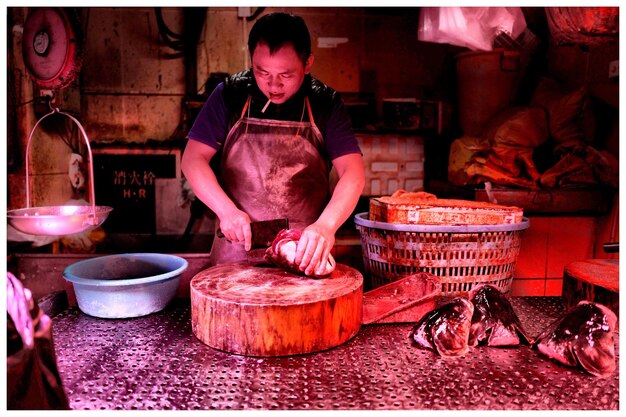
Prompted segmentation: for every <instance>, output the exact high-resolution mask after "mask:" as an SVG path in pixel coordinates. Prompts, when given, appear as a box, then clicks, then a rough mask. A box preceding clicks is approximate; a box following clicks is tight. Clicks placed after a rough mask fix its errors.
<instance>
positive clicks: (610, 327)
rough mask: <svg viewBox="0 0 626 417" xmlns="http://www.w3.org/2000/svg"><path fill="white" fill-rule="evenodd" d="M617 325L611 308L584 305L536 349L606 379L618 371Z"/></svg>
mask: <svg viewBox="0 0 626 417" xmlns="http://www.w3.org/2000/svg"><path fill="white" fill-rule="evenodd" d="M616 323H617V317H616V316H615V313H613V311H611V310H610V309H609V308H607V307H605V306H603V305H601V304H597V303H593V302H590V301H581V302H579V303H578V305H577V306H576V307H574V308H572V309H571V310H570V311H569V312H568V313H567V314H566V315H565V316H564V317H562V318H560V319H558V320H556V321H555V322H553V323H552V324H551V325H550V326H549V327H548V328H547V329H546V331H544V332H543V333H542V334H540V335H539V336H538V337H537V339H536V340H535V342H534V346H536V347H537V349H539V352H541V353H543V354H544V355H546V356H548V357H550V358H552V359H554V360H556V361H558V362H560V363H562V364H564V365H568V366H577V365H578V364H580V365H581V366H582V367H583V369H584V370H585V371H587V372H589V373H590V374H592V375H595V376H598V377H602V378H605V377H608V376H609V375H611V374H612V373H613V372H614V371H615V344H614V340H613V334H614V332H615V325H616Z"/></svg>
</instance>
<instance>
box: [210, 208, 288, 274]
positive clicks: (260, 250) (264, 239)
mask: <svg viewBox="0 0 626 417" xmlns="http://www.w3.org/2000/svg"><path fill="white" fill-rule="evenodd" d="M283 229H289V219H287V218H284V219H272V220H260V221H256V222H250V230H251V232H252V245H251V246H250V250H249V251H248V252H247V257H248V262H249V263H252V264H255V263H261V262H264V256H265V250H266V249H267V248H269V247H270V245H271V244H272V242H273V241H274V239H275V238H276V235H277V234H278V232H280V231H281V230H283ZM217 237H219V238H223V237H224V234H223V233H222V231H221V230H220V229H217Z"/></svg>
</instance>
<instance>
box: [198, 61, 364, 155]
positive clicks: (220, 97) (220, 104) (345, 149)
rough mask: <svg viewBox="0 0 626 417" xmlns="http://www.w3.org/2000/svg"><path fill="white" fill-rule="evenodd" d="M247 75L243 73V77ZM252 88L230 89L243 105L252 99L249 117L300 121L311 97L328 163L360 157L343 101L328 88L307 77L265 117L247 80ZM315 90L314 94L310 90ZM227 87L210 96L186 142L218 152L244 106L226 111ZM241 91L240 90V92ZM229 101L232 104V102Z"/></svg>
mask: <svg viewBox="0 0 626 417" xmlns="http://www.w3.org/2000/svg"><path fill="white" fill-rule="evenodd" d="M244 74H246V73H244ZM250 80H251V84H252V85H249V86H248V87H247V89H246V91H237V89H234V90H233V89H231V91H233V93H232V94H239V95H241V96H242V100H240V101H243V102H245V99H247V96H248V95H249V96H251V97H252V101H251V104H250V112H251V116H252V117H256V118H261V119H277V120H300V119H301V118H302V105H303V103H304V101H303V97H304V96H305V95H308V96H310V102H311V109H312V112H313V118H314V121H315V123H316V125H317V126H318V128H319V129H320V132H321V133H322V136H323V138H324V147H325V149H326V154H327V155H328V159H329V160H330V161H332V160H333V159H335V158H338V157H340V156H343V155H347V154H351V153H361V149H360V148H359V144H358V142H357V140H356V137H355V136H354V132H353V130H352V124H351V121H350V117H349V116H348V112H347V110H346V107H345V104H344V102H343V100H342V99H341V98H340V97H339V95H338V94H337V93H336V92H335V91H334V90H332V89H330V88H329V87H326V86H324V85H323V84H321V83H320V82H319V81H317V80H315V79H314V78H313V77H311V76H309V75H307V76H306V77H305V79H304V82H303V85H302V87H301V88H300V90H298V92H297V93H296V94H295V95H294V96H293V97H292V98H290V99H289V100H288V101H287V102H286V103H284V104H281V105H275V104H273V103H272V104H270V106H269V107H268V108H267V109H266V111H265V113H262V112H261V109H262V107H263V106H265V104H266V103H267V98H265V97H264V96H263V95H262V93H261V92H260V90H259V89H258V87H257V86H256V85H255V84H254V81H253V78H252V77H250ZM313 85H315V86H317V90H316V89H315V88H313V87H312V86H313ZM319 86H322V87H323V89H324V94H316V91H318V90H319ZM225 90H226V87H225V84H224V83H220V84H219V85H218V86H217V87H216V88H215V90H214V91H213V92H212V93H211V95H210V96H209V98H208V99H207V101H206V102H205V103H204V105H203V106H202V109H201V110H200V113H199V114H198V117H197V118H196V120H195V122H194V124H193V126H192V127H191V130H190V131H189V134H188V135H187V138H188V139H192V140H196V141H199V142H202V143H204V144H206V145H209V146H211V147H213V148H215V149H217V150H219V149H220V148H221V147H222V145H223V143H224V140H225V139H226V136H227V135H228V132H229V131H230V128H231V127H232V124H233V123H232V121H233V120H236V119H237V118H239V116H240V115H241V111H242V110H243V105H241V106H238V107H239V108H236V109H229V108H228V106H227V104H226V100H225V94H229V93H228V92H225ZM239 90H241V89H239ZM231 101H232V100H231ZM304 114H305V116H304V120H308V115H307V114H306V112H304Z"/></svg>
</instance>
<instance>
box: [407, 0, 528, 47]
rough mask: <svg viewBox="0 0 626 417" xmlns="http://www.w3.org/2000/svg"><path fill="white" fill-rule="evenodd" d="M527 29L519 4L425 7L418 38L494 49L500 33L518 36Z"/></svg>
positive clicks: (420, 19)
mask: <svg viewBox="0 0 626 417" xmlns="http://www.w3.org/2000/svg"><path fill="white" fill-rule="evenodd" d="M525 29H526V19H524V14H523V13H522V9H521V8H519V7H422V9H421V11H420V17H419V25H418V29H417V39H418V40H420V41H424V42H436V43H449V44H452V45H457V46H463V47H466V48H469V49H471V50H480V51H491V50H492V49H493V41H494V39H495V38H496V37H497V36H498V35H499V34H500V33H503V32H504V33H506V34H507V35H508V36H510V37H511V38H512V39H515V38H517V37H518V36H519V35H521V34H522V32H524V30H525Z"/></svg>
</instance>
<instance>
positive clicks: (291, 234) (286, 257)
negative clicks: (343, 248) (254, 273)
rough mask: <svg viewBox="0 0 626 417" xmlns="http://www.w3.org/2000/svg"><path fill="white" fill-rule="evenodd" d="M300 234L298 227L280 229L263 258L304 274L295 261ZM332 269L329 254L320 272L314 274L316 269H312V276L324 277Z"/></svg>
mask: <svg viewBox="0 0 626 417" xmlns="http://www.w3.org/2000/svg"><path fill="white" fill-rule="evenodd" d="M301 236H302V232H301V231H300V230H298V229H283V230H281V231H280V232H278V234H277V235H276V238H275V239H274V242H272V245H271V246H270V247H269V248H267V250H266V251H265V260H266V261H267V262H269V263H271V264H274V265H276V266H278V267H280V268H283V269H286V270H287V271H289V272H292V273H294V274H298V275H304V271H300V268H299V267H298V265H297V264H296V263H295V259H296V248H297V247H298V241H299V240H300V237H301ZM334 270H335V259H334V258H333V256H332V255H329V256H328V261H327V262H326V265H325V267H324V270H323V271H322V273H320V274H316V271H313V276H314V277H316V278H322V277H326V276H328V275H330V274H331V273H332V272H333V271H334Z"/></svg>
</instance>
